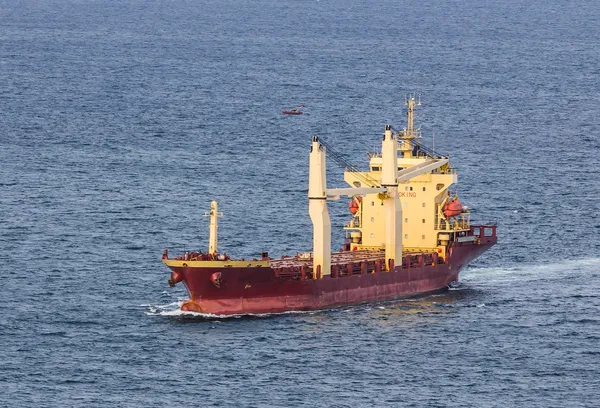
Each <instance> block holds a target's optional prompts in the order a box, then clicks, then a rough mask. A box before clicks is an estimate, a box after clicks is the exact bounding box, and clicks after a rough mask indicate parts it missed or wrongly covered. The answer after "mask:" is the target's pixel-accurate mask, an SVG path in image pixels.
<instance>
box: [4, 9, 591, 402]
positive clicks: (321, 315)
mask: <svg viewBox="0 0 600 408" xmlns="http://www.w3.org/2000/svg"><path fill="white" fill-rule="evenodd" d="M599 27H600V3H598V2H596V1H591V0H588V1H586V0H571V1H566V0H551V1H542V0H530V1H523V0H505V1H493V0H477V1H476V0H461V1H457V0H448V1H427V0H425V1H408V0H394V1H392V0H380V1H369V2H366V1H342V0H297V1H285V0H250V1H232V0H129V1H110V0H103V1H99V0H36V1H19V0H10V1H9V0H0V253H1V255H2V262H1V266H0V277H1V280H0V406H2V407H45V406H48V407H192V406H194V407H261V408H262V407H561V408H562V407H597V406H598V404H599V403H598V401H599V400H600V317H599V316H600V290H599V288H600V239H599V236H600V221H599V220H600V204H599V202H600V177H599V175H598V174H599V171H600V138H599V133H600V30H599ZM410 93H415V94H417V95H420V96H421V102H422V105H423V106H422V107H421V108H420V109H419V111H418V117H417V122H418V124H419V125H420V126H421V128H422V131H423V140H422V141H423V142H424V143H426V144H427V145H429V146H433V145H434V146H435V150H436V151H439V152H441V153H444V154H449V155H450V158H451V161H452V163H453V165H454V166H455V167H457V168H458V170H459V172H460V177H459V184H458V185H457V186H456V190H457V191H458V193H459V194H460V197H461V200H462V201H463V202H464V203H465V204H466V205H468V206H470V207H471V208H472V218H473V220H474V221H475V222H496V223H497V225H498V235H499V243H498V244H497V245H496V246H495V247H494V248H493V249H492V250H490V251H489V252H487V253H486V254H484V255H483V256H482V257H481V258H479V259H477V260H476V261H475V262H473V263H472V264H471V265H470V266H468V267H467V268H466V269H465V270H464V271H463V273H462V274H461V282H460V284H459V285H458V287H456V288H452V289H451V290H449V291H448V292H446V293H443V294H439V295H436V296H427V297H421V298H416V299H410V300H404V301H397V302H385V303H376V304H370V305H361V306H355V307H346V308H341V309H336V310H330V311H322V312H315V313H290V314H285V315H278V316H260V317H252V318H230V319H222V320H207V319H186V318H183V317H182V316H181V314H180V313H178V312H177V307H178V305H179V304H180V302H181V301H182V300H183V299H185V298H186V293H185V291H184V289H183V287H182V286H181V285H178V286H177V287H176V288H173V289H171V288H169V287H168V285H167V279H168V278H169V270H168V269H167V268H166V267H165V266H163V264H162V263H161V260H160V256H161V254H162V251H163V249H164V248H169V249H171V251H172V252H177V251H184V250H198V249H206V247H207V245H208V219H207V218H206V217H204V213H205V212H206V211H208V210H209V208H210V201H211V200H213V199H214V200H218V201H219V205H220V210H221V211H223V213H224V217H223V218H222V219H221V220H220V221H221V223H220V228H219V239H220V240H219V245H220V249H221V250H224V251H226V252H227V253H228V254H230V255H232V256H235V257H247V258H249V257H250V258H251V257H257V256H259V255H260V253H261V252H263V251H269V253H270V255H271V256H277V257H278V256H281V255H284V254H291V255H293V254H295V253H296V252H297V251H306V250H310V247H311V239H312V238H311V237H312V236H311V234H312V232H311V222H310V218H309V216H308V200H307V174H308V151H309V146H310V138H311V137H312V136H313V135H317V136H320V137H322V138H323V139H325V140H326V141H327V143H329V144H330V145H331V146H334V147H335V148H336V150H338V151H340V152H343V153H344V155H345V158H346V159H347V160H348V161H349V162H351V163H354V164H356V165H357V166H362V167H363V168H365V166H366V164H367V161H368V158H367V156H366V155H365V152H366V151H377V150H378V149H379V148H380V146H381V136H382V133H383V130H384V127H385V124H386V123H390V124H392V125H393V126H394V127H396V128H397V129H398V128H399V129H401V128H402V127H404V126H406V124H405V110H404V98H405V96H407V95H409V94H410ZM299 105H302V106H304V108H303V110H304V112H305V114H304V115H299V116H285V115H282V114H281V110H282V109H289V108H295V107H297V106H299ZM328 165H329V166H328V183H329V186H330V187H343V186H344V182H343V169H341V168H339V167H337V166H335V163H334V162H333V161H329V162H328ZM330 211H331V213H332V223H333V229H334V231H335V233H334V236H333V239H334V247H336V248H337V247H340V246H341V244H342V237H343V231H342V227H343V223H344V222H345V221H346V220H347V219H348V217H349V213H348V207H347V201H344V200H342V201H340V202H331V205H330Z"/></svg>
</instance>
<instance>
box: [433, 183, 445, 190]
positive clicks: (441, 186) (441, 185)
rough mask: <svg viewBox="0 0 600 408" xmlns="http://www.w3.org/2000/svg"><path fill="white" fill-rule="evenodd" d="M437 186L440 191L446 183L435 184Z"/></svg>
mask: <svg viewBox="0 0 600 408" xmlns="http://www.w3.org/2000/svg"><path fill="white" fill-rule="evenodd" d="M435 188H436V189H437V191H440V190H441V189H442V188H444V185H443V184H442V183H439V184H438V185H436V186H435Z"/></svg>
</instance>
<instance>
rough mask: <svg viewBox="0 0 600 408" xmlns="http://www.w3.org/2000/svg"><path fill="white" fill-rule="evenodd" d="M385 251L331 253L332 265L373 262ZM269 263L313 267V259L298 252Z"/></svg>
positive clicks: (272, 265) (280, 266)
mask: <svg viewBox="0 0 600 408" xmlns="http://www.w3.org/2000/svg"><path fill="white" fill-rule="evenodd" d="M384 258H385V251H383V250H364V251H343V252H332V253H331V265H332V266H333V265H347V264H351V263H357V262H364V261H367V262H371V261H377V260H380V259H381V260H383V259H384ZM269 265H270V266H271V268H292V267H302V266H305V267H307V268H312V266H313V260H312V257H311V256H310V253H308V254H302V253H300V254H297V255H296V256H288V257H282V258H279V259H270V260H269Z"/></svg>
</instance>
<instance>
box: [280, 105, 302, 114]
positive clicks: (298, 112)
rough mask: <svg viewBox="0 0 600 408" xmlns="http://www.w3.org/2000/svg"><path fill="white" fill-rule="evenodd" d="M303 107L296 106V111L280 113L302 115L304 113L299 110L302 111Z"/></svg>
mask: <svg viewBox="0 0 600 408" xmlns="http://www.w3.org/2000/svg"><path fill="white" fill-rule="evenodd" d="M302 108H303V106H298V107H297V108H296V109H289V110H287V109H286V110H282V111H281V112H282V113H283V114H284V115H302V114H303V113H304V112H302V111H301V110H300V109H302Z"/></svg>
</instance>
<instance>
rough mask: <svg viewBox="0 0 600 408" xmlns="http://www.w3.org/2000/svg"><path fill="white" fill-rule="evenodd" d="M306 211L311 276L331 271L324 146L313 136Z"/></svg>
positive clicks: (329, 223) (327, 273) (315, 276)
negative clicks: (309, 224)
mask: <svg viewBox="0 0 600 408" xmlns="http://www.w3.org/2000/svg"><path fill="white" fill-rule="evenodd" d="M308 212H309V214H310V219H311V221H312V223H313V272H314V273H313V278H315V279H316V278H317V270H318V269H320V271H321V276H323V275H329V274H330V273H331V220H330V218H329V209H328V208H327V180H326V171H325V146H323V145H322V144H321V143H320V142H319V139H318V138H317V137H316V136H314V137H313V139H312V145H311V149H310V158H309V170H308Z"/></svg>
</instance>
